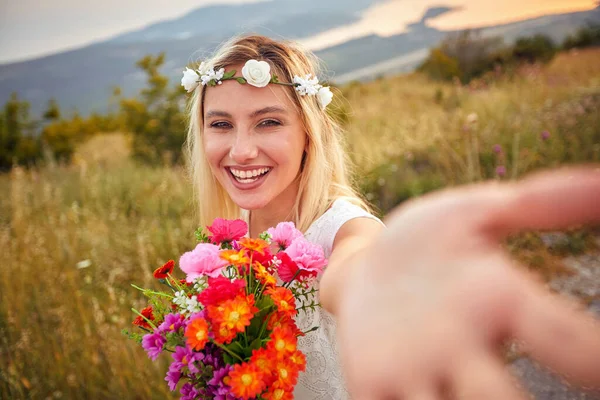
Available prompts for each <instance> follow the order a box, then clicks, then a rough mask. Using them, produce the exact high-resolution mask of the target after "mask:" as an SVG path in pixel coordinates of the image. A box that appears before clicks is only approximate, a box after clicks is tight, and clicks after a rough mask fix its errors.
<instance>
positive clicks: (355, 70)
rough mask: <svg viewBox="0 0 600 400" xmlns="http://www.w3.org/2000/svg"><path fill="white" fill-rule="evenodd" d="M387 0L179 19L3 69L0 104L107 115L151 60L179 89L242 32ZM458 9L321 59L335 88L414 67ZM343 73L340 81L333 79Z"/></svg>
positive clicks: (547, 25) (316, 19)
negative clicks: (436, 23) (14, 99)
mask: <svg viewBox="0 0 600 400" xmlns="http://www.w3.org/2000/svg"><path fill="white" fill-rule="evenodd" d="M383 1H385V0H327V1H323V0H303V1H302V2H299V1H297V0H270V1H264V2H259V3H251V4H238V5H213V6H206V7H201V8H198V9H196V10H193V11H191V12H190V13H188V14H186V15H184V16H182V17H180V18H176V19H172V20H166V21H161V22H158V23H155V24H152V25H149V26H147V27H145V28H143V29H140V30H137V31H132V32H128V33H125V34H122V35H118V36H115V37H114V38H112V39H109V40H106V41H104V42H101V43H96V44H93V45H89V46H86V47H83V48H80V49H76V50H71V51H67V52H62V53H59V54H54V55H51V56H47V57H43V58H39V59H35V60H30V61H24V62H18V63H12V64H4V65H0V104H1V103H4V102H5V101H6V100H7V99H8V98H9V96H10V93H11V92H14V91H16V92H18V93H19V96H20V97H21V98H24V99H26V100H28V101H29V102H30V103H31V105H32V112H34V113H35V114H39V113H40V112H41V111H42V110H43V109H44V108H45V105H46V103H47V101H48V99H49V98H51V97H55V98H56V99H57V100H58V102H59V104H60V105H61V107H62V108H63V109H65V110H70V109H72V108H77V109H78V110H79V111H80V112H82V113H84V114H87V113H89V112H91V111H104V110H105V109H106V107H107V104H108V101H107V100H108V98H109V96H110V94H111V88H112V87H114V86H119V87H121V89H122V91H123V94H124V95H126V96H131V95H134V94H135V93H136V92H137V91H138V90H139V89H140V88H142V87H143V86H144V84H145V76H144V74H143V73H141V72H139V71H138V70H137V68H136V67H135V63H136V61H137V60H139V59H140V58H142V57H143V56H144V55H146V54H157V53H159V52H161V51H165V52H166V62H165V65H164V68H163V72H164V73H165V74H167V75H168V76H169V77H170V78H171V79H172V81H173V82H176V81H178V80H179V79H180V77H181V71H182V69H183V67H184V66H185V65H186V64H188V63H189V62H192V61H196V60H198V59H199V58H201V56H202V55H204V54H208V53H210V52H211V51H212V50H214V48H215V47H216V46H218V45H219V44H220V43H221V42H223V41H224V40H225V39H227V38H229V37H230V36H232V35H234V34H236V33H240V32H256V33H262V34H266V35H269V36H273V37H286V38H305V37H310V36H313V35H316V34H318V33H322V32H325V31H328V30H330V29H334V28H337V27H341V26H344V25H348V24H351V23H353V22H356V21H358V20H359V19H360V18H361V14H362V13H363V12H364V11H365V10H367V9H368V8H369V7H371V6H373V5H374V4H377V3H380V2H383ZM452 11H453V8H450V7H443V6H440V7H435V8H430V9H429V10H427V12H426V13H425V14H424V15H423V18H422V19H421V20H420V21H415V23H413V24H410V25H409V26H408V30H407V32H405V33H402V34H399V35H393V36H390V37H379V36H376V35H370V36H365V37H361V38H358V39H355V40H350V41H348V42H346V43H342V44H340V45H337V46H334V47H331V48H328V49H324V50H322V51H319V52H317V55H318V56H319V57H320V58H322V59H323V61H324V62H325V64H326V66H327V68H328V70H329V71H331V73H330V77H331V78H332V80H333V81H334V82H339V83H342V82H346V81H348V80H353V79H368V78H371V77H373V76H375V75H380V74H386V73H392V72H398V71H406V70H410V69H411V68H414V66H416V65H417V64H418V63H419V62H420V61H422V60H423V59H424V58H425V57H426V55H427V49H429V48H430V47H432V46H435V45H436V44H437V43H439V41H440V40H441V39H442V38H443V37H444V36H445V35H447V34H448V33H449V32H445V31H439V30H437V29H434V28H431V27H429V26H428V21H429V20H431V19H433V18H436V17H439V16H440V15H442V14H444V13H447V12H452ZM594 21H595V22H597V23H600V8H598V9H596V10H592V11H587V12H578V13H569V14H560V15H549V16H544V17H540V18H534V19H529V20H525V21H520V22H516V23H511V24H505V25H500V26H493V27H486V28H483V29H482V31H483V34H485V35H501V36H504V37H505V39H506V40H507V41H511V40H514V39H515V38H516V37H518V36H523V35H530V34H535V33H543V34H547V35H550V36H552V37H553V38H554V39H555V40H557V41H561V40H563V38H564V37H565V36H566V35H567V34H569V33H572V32H574V31H575V30H576V29H577V28H579V27H580V26H582V25H584V24H586V23H589V22H594ZM333 71H335V74H333Z"/></svg>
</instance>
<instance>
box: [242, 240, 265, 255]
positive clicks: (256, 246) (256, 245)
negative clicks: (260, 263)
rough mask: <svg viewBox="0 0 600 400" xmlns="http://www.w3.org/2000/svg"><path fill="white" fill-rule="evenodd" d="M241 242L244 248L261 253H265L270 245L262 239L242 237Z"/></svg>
mask: <svg viewBox="0 0 600 400" xmlns="http://www.w3.org/2000/svg"><path fill="white" fill-rule="evenodd" d="M239 243H240V245H241V246H242V247H243V248H245V249H247V250H249V251H252V252H257V253H260V254H264V253H265V249H266V248H267V247H269V243H267V242H266V241H264V240H262V239H250V238H242V239H241V240H240V241H239Z"/></svg>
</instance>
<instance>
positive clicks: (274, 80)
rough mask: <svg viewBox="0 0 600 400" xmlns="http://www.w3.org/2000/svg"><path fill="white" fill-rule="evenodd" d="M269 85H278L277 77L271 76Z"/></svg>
mask: <svg viewBox="0 0 600 400" xmlns="http://www.w3.org/2000/svg"><path fill="white" fill-rule="evenodd" d="M271 83H279V78H278V77H277V75H273V76H272V77H271Z"/></svg>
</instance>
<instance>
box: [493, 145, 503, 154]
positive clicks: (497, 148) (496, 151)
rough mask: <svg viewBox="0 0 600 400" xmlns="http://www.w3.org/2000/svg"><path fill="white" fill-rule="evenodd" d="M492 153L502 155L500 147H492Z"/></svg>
mask: <svg viewBox="0 0 600 400" xmlns="http://www.w3.org/2000/svg"><path fill="white" fill-rule="evenodd" d="M492 151H493V152H494V153H496V154H502V146H500V145H499V144H495V145H494V147H492Z"/></svg>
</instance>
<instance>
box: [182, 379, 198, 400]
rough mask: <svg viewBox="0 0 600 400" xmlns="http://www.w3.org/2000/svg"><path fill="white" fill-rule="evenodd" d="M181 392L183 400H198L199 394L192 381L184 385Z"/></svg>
mask: <svg viewBox="0 0 600 400" xmlns="http://www.w3.org/2000/svg"><path fill="white" fill-rule="evenodd" d="M179 393H181V400H196V397H198V394H199V393H198V391H197V390H196V388H194V386H193V385H192V384H191V383H186V384H185V385H183V386H182V387H181V390H180V391H179Z"/></svg>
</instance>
